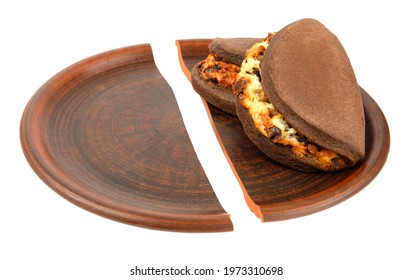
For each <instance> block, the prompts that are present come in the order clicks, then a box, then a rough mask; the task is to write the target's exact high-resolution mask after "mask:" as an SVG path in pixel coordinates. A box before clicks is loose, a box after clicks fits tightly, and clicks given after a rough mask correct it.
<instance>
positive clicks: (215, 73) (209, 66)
mask: <svg viewBox="0 0 413 280" xmlns="http://www.w3.org/2000/svg"><path fill="white" fill-rule="evenodd" d="M239 68H240V67H239V66H238V65H235V64H232V63H228V62H225V61H223V60H220V59H219V58H218V57H217V56H216V55H215V54H214V53H212V52H211V53H210V54H209V55H208V56H207V58H206V59H205V60H204V63H203V65H202V69H201V76H202V78H203V79H204V80H205V81H207V82H209V83H210V84H211V85H214V84H218V85H222V86H226V87H230V88H232V85H233V84H234V82H235V80H236V78H237V74H238V72H239Z"/></svg>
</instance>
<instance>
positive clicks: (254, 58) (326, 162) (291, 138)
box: [233, 33, 343, 167]
mask: <svg viewBox="0 0 413 280" xmlns="http://www.w3.org/2000/svg"><path fill="white" fill-rule="evenodd" d="M274 35H275V33H269V34H268V36H267V37H266V38H265V39H264V40H263V41H262V42H259V43H256V44H254V45H253V46H252V47H251V48H250V49H249V50H248V51H247V53H246V57H245V59H244V61H243V63H242V65H241V68H240V70H239V73H238V75H237V78H236V81H235V83H234V85H233V91H234V93H235V94H236V95H239V96H240V102H241V105H242V106H243V107H244V108H246V109H247V110H248V111H249V114H250V115H251V117H252V119H253V120H254V124H255V127H256V128H257V130H258V131H259V132H260V133H261V134H262V135H264V136H265V137H267V138H268V139H270V140H271V141H272V142H273V143H277V144H282V145H288V146H290V147H291V148H292V150H293V152H294V154H296V155H297V156H300V157H309V158H311V160H314V161H317V162H318V163H319V164H321V165H323V166H326V167H328V166H331V165H332V161H334V160H340V161H341V160H343V158H342V157H340V156H339V155H338V154H336V153H335V152H333V151H330V150H327V149H324V148H322V147H319V146H318V145H316V144H314V143H311V141H309V139H307V138H306V137H304V136H303V135H301V134H300V133H299V132H298V131H297V130H295V129H294V128H293V127H291V125H289V124H288V123H287V121H286V120H285V119H284V118H283V116H282V115H281V113H280V112H278V111H277V110H276V108H275V106H274V105H273V104H272V103H271V102H270V101H269V100H268V98H267V95H266V93H265V91H264V89H263V87H262V84H261V76H260V73H261V61H262V57H263V55H264V53H265V51H266V49H267V47H268V44H269V42H270V41H271V39H272V37H273V36H274Z"/></svg>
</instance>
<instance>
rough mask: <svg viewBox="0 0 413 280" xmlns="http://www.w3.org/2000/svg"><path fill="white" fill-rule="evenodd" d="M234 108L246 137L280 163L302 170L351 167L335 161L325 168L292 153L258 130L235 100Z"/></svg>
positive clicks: (245, 110)
mask: <svg viewBox="0 0 413 280" xmlns="http://www.w3.org/2000/svg"><path fill="white" fill-rule="evenodd" d="M236 109H237V115H238V118H239V119H240V121H241V123H242V126H243V128H244V131H245V134H246V135H247V136H248V138H249V139H250V140H251V141H252V142H253V143H254V144H255V146H257V148H258V149H260V150H261V151H262V152H263V153H264V154H265V155H267V156H268V157H270V158H271V159H273V160H275V161H277V162H278V163H280V164H283V165H285V166H287V167H290V168H293V169H295V170H298V171H303V172H316V171H336V170H341V169H344V168H347V167H351V166H352V165H353V164H352V163H349V162H343V161H335V162H333V164H332V165H331V166H330V167H328V168H327V167H324V166H322V165H320V164H318V163H317V162H315V161H312V160H311V159H310V158H307V157H300V156H297V155H296V154H294V152H293V151H292V149H291V147H290V146H285V145H281V144H275V143H273V142H271V141H270V140H269V139H268V138H267V137H265V136H264V135H262V134H261V133H260V132H258V130H257V129H256V128H255V124H254V120H253V119H252V117H251V115H250V114H249V112H248V110H247V109H246V108H244V107H243V106H242V105H241V103H240V102H236Z"/></svg>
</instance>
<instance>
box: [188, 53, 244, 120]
mask: <svg viewBox="0 0 413 280" xmlns="http://www.w3.org/2000/svg"><path fill="white" fill-rule="evenodd" d="M202 64H203V61H200V62H198V63H197V64H196V65H195V66H194V67H193V68H192V70H191V83H192V87H193V88H194V89H195V91H196V92H197V93H198V94H199V95H200V96H201V97H203V98H204V99H205V100H206V101H207V102H208V103H210V104H212V105H214V106H215V107H217V108H219V109H221V110H222V111H224V112H226V113H228V114H231V115H234V116H236V114H237V113H236V110H235V102H236V100H237V97H236V95H235V94H233V93H232V88H230V87H226V86H221V85H219V84H214V83H212V82H207V81H205V80H204V79H202V77H201V69H202Z"/></svg>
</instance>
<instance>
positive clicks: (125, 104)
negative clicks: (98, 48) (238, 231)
mask: <svg viewBox="0 0 413 280" xmlns="http://www.w3.org/2000/svg"><path fill="white" fill-rule="evenodd" d="M20 136H21V144H22V148H23V151H24V153H25V156H26V158H27V160H28V162H29V163H30V165H31V167H32V168H33V169H34V171H35V172H36V173H37V174H38V176H39V177H40V178H41V179H42V180H43V181H44V182H45V183H46V184H47V185H49V186H50V187H51V188H52V189H53V190H55V191H56V192H57V193H59V194H60V195H62V196H63V197H64V198H66V199H68V200H69V201H71V202H73V203H74V204H76V205H78V206H80V207H83V208H84V209H86V210H89V211H91V212H93V213H96V214H98V215H101V216H104V217H107V218H110V219H113V220H116V221H120V222H124V223H128V224H132V225H137V226H141V227H145V228H150V229H161V230H168V231H184V232H214V231H230V230H232V223H231V221H230V219H229V215H228V214H227V213H226V212H225V211H224V209H223V208H222V207H221V205H220V203H219V202H218V200H217V197H216V196H215V193H214V192H213V190H212V188H211V186H210V183H209V181H208V180H207V177H206V175H205V173H204V171H203V169H202V167H201V165H200V163H199V161H198V159H197V157H196V154H195V152H194V150H193V147H192V145H191V142H190V140H189V137H188V135H187V131H186V129H185V127H184V124H183V120H182V117H181V114H180V111H179V109H178V106H177V103H176V100H175V97H174V95H173V92H172V90H171V88H170V87H169V85H168V84H167V82H166V81H165V80H164V79H163V77H162V76H161V74H160V73H159V71H158V69H157V68H156V66H155V63H154V60H153V56H152V50H151V48H150V46H149V45H148V44H144V45H137V46H131V47H125V48H121V49H117V50H113V51H109V52H105V53H102V54H99V55H96V56H93V57H90V58H87V59H85V60H82V61H80V62H78V63H76V64H74V65H72V66H70V67H68V68H67V69H65V70H63V71H61V72H60V73H58V74H56V75H55V76H54V77H52V78H51V79H50V80H49V81H47V82H46V83H45V84H44V85H43V86H42V87H41V88H40V89H39V90H38V91H37V92H36V93H35V94H34V96H33V97H32V98H31V100H30V101H29V103H28V104H27V107H26V108H25V111H24V113H23V117H22V120H21V127H20Z"/></svg>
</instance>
